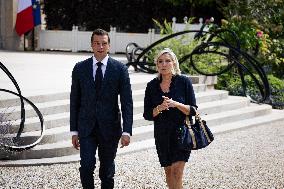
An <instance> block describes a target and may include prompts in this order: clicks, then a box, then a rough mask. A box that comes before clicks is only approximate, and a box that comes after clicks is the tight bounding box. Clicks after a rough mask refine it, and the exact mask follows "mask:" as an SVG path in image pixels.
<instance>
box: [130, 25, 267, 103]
mask: <svg viewBox="0 0 284 189" xmlns="http://www.w3.org/2000/svg"><path fill="white" fill-rule="evenodd" d="M203 28H204V27H202V29H201V30H186V31H181V32H177V33H174V34H171V35H168V36H166V37H164V38H162V39H160V40H158V41H156V42H155V43H153V44H151V45H150V46H148V47H147V48H142V47H140V46H139V45H137V44H136V43H130V44H128V45H127V47H126V57H127V60H128V63H127V66H128V67H129V66H133V67H134V69H135V71H141V72H146V73H156V70H155V65H154V63H153V62H149V60H148V58H147V54H148V53H150V52H151V51H152V50H153V49H154V48H155V47H157V46H158V45H160V44H161V43H162V42H164V41H166V40H169V39H172V38H174V37H177V36H180V35H185V34H188V33H195V35H194V39H201V41H202V42H201V43H200V44H199V45H197V46H196V47H195V48H194V49H193V50H192V52H189V53H188V54H187V55H185V56H183V57H182V58H180V59H179V63H180V64H182V63H184V62H185V61H186V60H189V64H190V65H191V66H192V67H193V69H194V70H195V71H196V72H197V73H199V74H202V75H205V76H216V75H221V74H223V73H225V72H227V71H229V70H230V69H232V68H233V67H236V68H237V70H238V74H239V76H240V78H241V81H242V90H243V96H248V97H250V99H251V100H252V101H254V102H258V103H261V102H264V101H269V100H270V94H271V93H270V86H269V83H268V79H267V77H266V74H265V71H264V70H263V68H262V67H261V65H260V63H259V62H258V61H257V60H256V59H255V58H253V57H252V56H251V55H249V54H248V53H247V52H245V51H243V50H242V49H241V48H240V41H239V38H238V37H237V35H236V34H235V33H234V32H233V31H230V30H226V29H214V30H210V31H204V30H203ZM224 34H226V35H227V36H230V39H231V40H230V42H229V41H228V40H226V39H225V38H224ZM220 49H226V51H225V52H223V51H222V50H220ZM204 54H218V55H219V56H223V57H224V59H225V60H227V65H226V66H221V68H222V69H220V70H219V71H216V72H214V73H213V72H212V73H210V72H207V71H205V70H202V69H200V68H199V67H198V66H197V63H196V62H195V61H194V57H196V56H201V55H204ZM220 64H224V62H220ZM245 74H247V75H249V76H250V77H251V78H252V80H253V81H254V83H255V85H256V87H257V89H258V90H259V92H260V94H261V98H259V97H258V96H250V95H249V94H248V89H247V87H248V86H247V82H246V80H245Z"/></svg>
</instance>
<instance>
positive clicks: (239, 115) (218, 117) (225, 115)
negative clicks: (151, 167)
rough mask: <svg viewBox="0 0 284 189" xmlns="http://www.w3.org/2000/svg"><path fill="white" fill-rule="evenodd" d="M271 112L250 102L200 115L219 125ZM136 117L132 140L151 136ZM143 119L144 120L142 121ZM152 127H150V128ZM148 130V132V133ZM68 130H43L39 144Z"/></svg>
mask: <svg viewBox="0 0 284 189" xmlns="http://www.w3.org/2000/svg"><path fill="white" fill-rule="evenodd" d="M270 112H271V106H268V105H255V104H252V105H250V106H247V107H244V108H241V109H236V110H231V111H226V112H222V113H219V112H218V113H215V114H210V115H204V116H202V118H203V119H205V120H206V121H207V123H208V125H210V126H215V125H221V124H224V123H229V122H234V121H239V120H243V119H250V118H253V117H257V116H262V115H266V114H269V113H270ZM135 118H136V119H139V120H140V121H141V122H142V123H141V124H140V125H136V127H134V131H133V137H132V140H134V141H137V140H142V139H145V138H147V137H146V134H147V135H150V137H153V135H152V134H153V133H152V132H153V128H152V127H149V125H152V122H151V121H145V120H144V119H143V117H142V114H141V115H140V114H139V115H136V117H135ZM143 121H145V122H144V123H143ZM150 128H152V129H150ZM149 132H150V134H149ZM39 135H40V133H39V132H38V131H32V132H26V133H23V134H22V135H21V140H22V141H23V142H21V144H25V145H27V144H31V143H32V142H34V141H36V140H37V138H38V137H39ZM70 137H71V136H70V132H69V126H61V127H55V128H51V129H47V130H46V132H45V136H44V137H43V139H42V141H41V142H40V144H45V143H55V142H59V141H60V140H68V139H70Z"/></svg>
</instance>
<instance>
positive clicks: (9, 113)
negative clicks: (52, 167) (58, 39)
mask: <svg viewBox="0 0 284 189" xmlns="http://www.w3.org/2000/svg"><path fill="white" fill-rule="evenodd" d="M141 85H145V84H144V83H143V84H141ZM193 87H194V90H195V91H196V93H198V92H201V91H205V90H206V85H205V84H195V85H194V86H193ZM144 90H145V88H144V89H141V90H138V91H135V90H134V91H133V99H134V102H135V101H138V100H142V99H143V98H144V92H145V91H144ZM59 96H60V97H62V95H59ZM136 96H137V99H136ZM69 102H70V100H69V96H66V98H64V99H60V100H53V101H46V102H41V103H35V105H36V106H37V108H38V109H39V110H40V111H41V113H42V115H50V114H56V113H63V112H68V111H69V108H70V106H69ZM134 105H135V104H134ZM0 112H1V113H3V114H4V115H5V116H6V117H9V119H10V120H16V119H19V118H20V114H21V106H20V104H18V105H17V106H5V107H3V108H0ZM25 115H26V118H30V117H34V116H36V112H35V111H34V110H33V108H32V107H31V106H30V105H29V104H25Z"/></svg>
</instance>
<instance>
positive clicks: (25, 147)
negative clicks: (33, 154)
mask: <svg viewBox="0 0 284 189" xmlns="http://www.w3.org/2000/svg"><path fill="white" fill-rule="evenodd" d="M0 69H1V70H3V71H4V73H5V74H6V75H7V76H8V77H9V79H10V80H11V81H12V83H13V84H14V86H15V87H16V90H17V93H16V92H13V91H10V90H7V89H2V88H0V91H2V92H6V93H10V94H13V95H15V96H18V97H19V99H20V104H21V121H20V125H19V130H18V132H17V135H16V137H14V138H13V144H12V145H11V144H2V146H3V147H4V148H5V149H7V150H9V151H18V152H19V151H24V150H28V149H31V148H33V147H34V146H36V145H37V144H38V143H39V142H40V141H41V139H42V138H43V136H44V131H45V127H44V124H43V116H42V114H41V112H40V111H39V109H38V108H37V107H36V106H35V105H34V104H33V103H32V102H31V101H30V100H29V99H27V98H25V97H24V96H22V93H21V90H20V87H19V85H18V83H17V81H16V80H15V78H14V77H13V75H12V74H11V72H10V71H9V70H8V69H7V68H6V67H5V66H4V64H2V63H1V62H0ZM25 102H27V103H28V104H29V105H30V106H31V107H32V108H33V109H34V111H35V112H36V114H37V116H38V118H39V121H40V129H41V132H40V136H39V137H38V138H37V140H36V141H34V142H33V143H31V144H28V145H17V143H18V141H19V140H20V138H21V135H22V133H23V130H24V126H25Z"/></svg>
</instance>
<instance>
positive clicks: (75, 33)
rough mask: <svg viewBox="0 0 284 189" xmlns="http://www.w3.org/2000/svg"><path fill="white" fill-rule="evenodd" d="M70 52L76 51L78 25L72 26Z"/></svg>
mask: <svg viewBox="0 0 284 189" xmlns="http://www.w3.org/2000/svg"><path fill="white" fill-rule="evenodd" d="M72 52H78V26H73V27H72Z"/></svg>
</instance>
